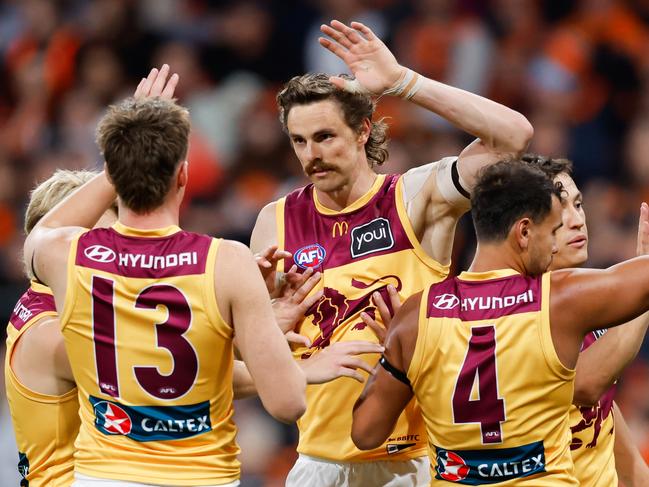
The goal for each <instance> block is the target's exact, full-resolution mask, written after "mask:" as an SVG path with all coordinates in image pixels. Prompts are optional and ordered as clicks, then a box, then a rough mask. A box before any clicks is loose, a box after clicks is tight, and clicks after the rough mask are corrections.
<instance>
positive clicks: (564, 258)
mask: <svg viewBox="0 0 649 487" xmlns="http://www.w3.org/2000/svg"><path fill="white" fill-rule="evenodd" d="M554 258H555V260H556V262H555V264H556V265H555V267H556V268H558V269H565V268H567V267H581V266H582V265H584V264H585V263H586V261H587V260H588V248H586V247H582V248H574V247H571V246H569V245H568V246H566V247H564V248H563V249H562V250H561V252H560V253H559V254H558V255H555V256H554Z"/></svg>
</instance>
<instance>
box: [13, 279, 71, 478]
mask: <svg viewBox="0 0 649 487" xmlns="http://www.w3.org/2000/svg"><path fill="white" fill-rule="evenodd" d="M56 316H57V314H56V307H55V306H54V297H53V296H52V291H50V289H49V288H48V287H46V286H43V285H42V284H39V283H37V282H33V281H32V283H31V285H30V288H29V289H28V290H27V292H26V293H25V294H23V295H22V296H21V298H20V299H19V300H18V303H17V304H16V307H15V308H14V311H13V313H12V314H11V317H10V319H9V324H8V326H7V352H6V356H5V387H6V390H7V400H8V402H9V411H10V412H11V420H12V421H13V426H14V433H15V435H16V445H17V446H18V450H19V451H18V453H17V458H19V462H18V470H19V472H20V474H21V475H22V476H23V479H24V482H28V484H27V483H25V485H29V487H69V486H70V485H71V484H72V481H73V480H74V479H73V470H74V463H73V454H74V440H75V438H76V437H77V433H78V432H79V424H80V420H79V402H78V400H77V389H76V388H75V389H73V390H71V391H69V392H67V393H66V394H63V395H61V396H52V395H48V394H41V393H39V392H36V391H33V390H31V389H29V388H28V387H26V386H25V385H24V384H22V383H21V382H20V381H19V380H18V378H17V377H16V375H15V374H14V372H13V371H12V370H11V366H10V363H11V357H12V355H13V352H14V346H15V345H16V343H17V342H18V340H19V338H20V337H21V336H22V335H23V334H24V333H25V332H27V330H29V328H30V327H31V326H32V325H34V324H36V323H38V322H39V321H40V320H42V319H43V318H51V317H56ZM6 453H7V454H8V452H6ZM21 485H23V484H22V483H21Z"/></svg>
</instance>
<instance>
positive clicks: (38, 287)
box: [29, 279, 52, 294]
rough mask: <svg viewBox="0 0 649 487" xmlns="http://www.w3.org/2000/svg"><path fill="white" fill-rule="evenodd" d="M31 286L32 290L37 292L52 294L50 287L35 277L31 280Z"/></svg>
mask: <svg viewBox="0 0 649 487" xmlns="http://www.w3.org/2000/svg"><path fill="white" fill-rule="evenodd" d="M29 287H30V288H31V289H32V291H35V292H37V293H41V294H52V290H51V289H50V288H49V287H47V286H46V285H45V284H42V283H40V282H38V281H35V280H34V279H32V280H31V281H30V282H29Z"/></svg>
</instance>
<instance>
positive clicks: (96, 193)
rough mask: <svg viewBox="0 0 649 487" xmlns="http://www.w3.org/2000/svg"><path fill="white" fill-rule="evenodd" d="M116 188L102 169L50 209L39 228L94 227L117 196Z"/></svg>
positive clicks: (38, 224) (38, 225) (40, 222)
mask: <svg viewBox="0 0 649 487" xmlns="http://www.w3.org/2000/svg"><path fill="white" fill-rule="evenodd" d="M116 196H117V195H116V194H115V188H114V187H113V185H112V184H111V183H110V182H109V181H108V178H107V177H106V175H105V173H104V172H103V171H102V172H101V173H99V174H98V175H97V176H95V177H94V178H92V179H91V180H90V181H88V182H87V183H86V184H84V185H83V186H81V187H80V188H79V189H78V190H76V191H75V192H74V193H72V194H71V195H70V196H68V197H67V198H65V199H64V200H63V201H62V202H61V203H59V204H58V205H56V206H55V207H54V208H53V209H52V210H50V211H49V212H48V213H47V214H46V215H45V216H44V217H43V218H41V220H40V221H39V222H38V223H37V224H36V226H35V227H34V229H35V230H36V229H37V228H61V227H84V228H92V227H93V226H94V225H95V224H96V223H97V221H98V220H99V219H100V218H101V216H102V215H103V214H104V212H106V210H108V209H109V208H110V207H111V205H112V204H113V202H114V201H115V198H116Z"/></svg>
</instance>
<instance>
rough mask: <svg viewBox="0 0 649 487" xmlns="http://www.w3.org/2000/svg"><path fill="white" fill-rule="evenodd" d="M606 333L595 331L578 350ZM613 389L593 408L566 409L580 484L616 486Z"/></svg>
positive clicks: (603, 486) (602, 486)
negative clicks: (568, 414) (568, 415)
mask: <svg viewBox="0 0 649 487" xmlns="http://www.w3.org/2000/svg"><path fill="white" fill-rule="evenodd" d="M605 333H606V330H605V329H604V330H597V331H593V332H591V333H589V334H588V335H586V337H585V338H584V343H583V345H582V351H583V350H586V349H587V348H588V347H590V346H591V345H592V344H593V343H595V341H596V340H598V339H599V338H601V337H602V336H603V335H604V334H605ZM615 389H616V386H612V387H611V388H610V389H609V390H608V391H606V392H605V393H604V395H603V396H602V397H601V398H600V400H599V401H598V402H597V404H596V405H595V406H593V407H576V406H574V405H573V406H571V408H570V430H571V432H572V444H571V445H570V450H571V453H572V461H573V462H574V464H575V476H576V477H577V478H578V479H579V481H580V482H581V484H582V485H588V486H590V487H608V486H610V485H617V484H618V480H617V472H616V470H615V456H614V453H613V447H614V444H615V431H614V425H613V398H614V396H615Z"/></svg>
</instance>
